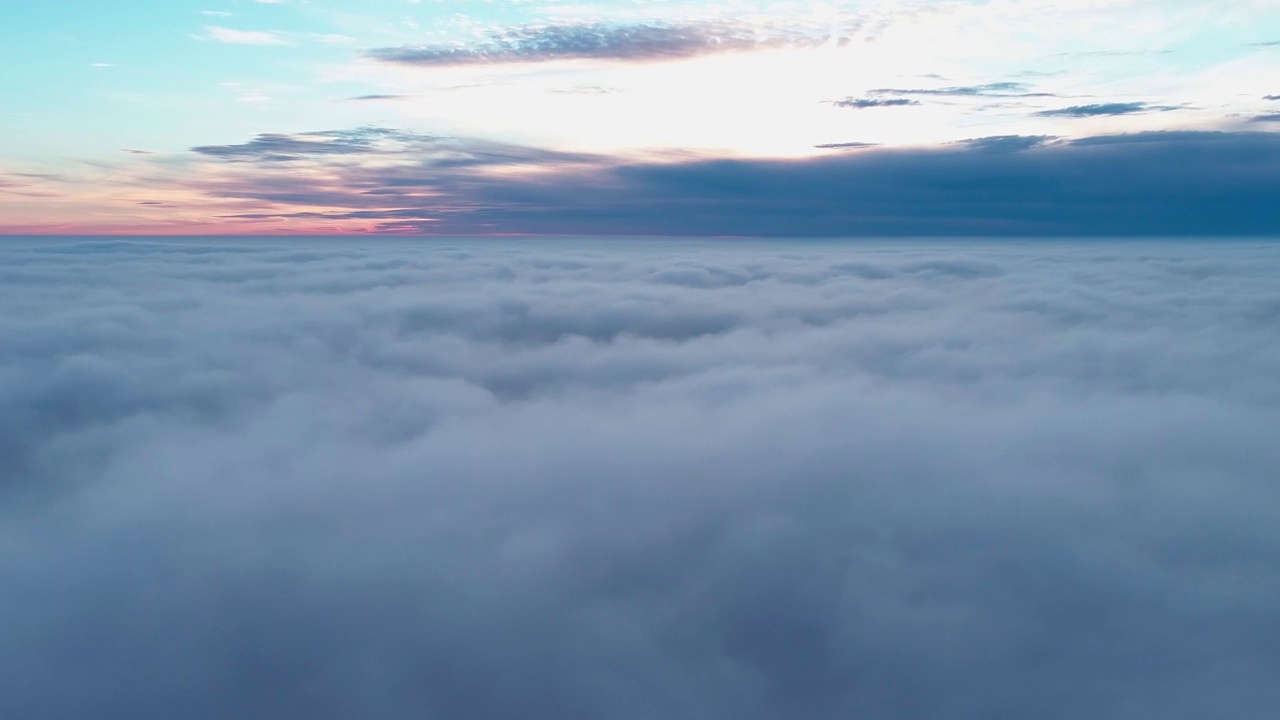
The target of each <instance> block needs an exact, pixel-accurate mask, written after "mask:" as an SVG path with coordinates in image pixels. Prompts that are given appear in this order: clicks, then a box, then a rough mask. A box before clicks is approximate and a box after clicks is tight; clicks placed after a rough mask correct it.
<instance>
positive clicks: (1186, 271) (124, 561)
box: [0, 238, 1280, 720]
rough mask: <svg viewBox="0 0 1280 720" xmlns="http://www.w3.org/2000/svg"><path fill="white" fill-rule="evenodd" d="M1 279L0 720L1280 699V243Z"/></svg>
mask: <svg viewBox="0 0 1280 720" xmlns="http://www.w3.org/2000/svg"><path fill="white" fill-rule="evenodd" d="M0 260H3V262H0V268H3V269H2V270H0V273H2V274H3V282H0V303H3V305H4V307H6V308H8V309H10V312H6V313H4V314H3V316H2V317H0V332H3V336H4V337H5V339H6V341H5V343H4V345H3V348H2V349H0V399H2V400H3V402H0V408H3V409H2V410H0V451H2V452H0V499H3V503H0V543H3V547H4V552H3V553H0V587H3V588H4V591H3V592H0V617H3V618H4V622H3V623H0V684H2V685H3V687H5V689H6V690H5V692H4V693H2V694H0V714H3V715H4V716H6V717H31V718H35V717H65V718H80V717H94V718H106V719H108V720H115V718H135V717H184V718H191V719H192V720H204V719H206V718H209V719H212V718H226V717H237V718H264V719H265V718H275V717H282V716H297V717H308V718H315V719H316V720H330V719H333V720H338V719H340V718H351V717H368V716H376V717H390V718H395V717H424V716H429V717H438V718H442V719H443V720H454V719H458V720H461V719H464V718H465V719H468V720H470V719H474V718H481V719H489V718H492V719H494V720H497V719H499V718H511V717H532V718H535V719H542V718H547V719H548V720H550V719H551V718H556V719H557V720H565V719H570V720H587V719H588V718H592V719H603V720H640V719H642V718H643V719H646V720H647V719H649V718H654V717H667V718H680V719H682V720H713V719H718V718H724V717H740V718H744V719H745V720H764V719H765V718H777V717H788V718H797V719H799V720H830V719H833V718H842V717H848V716H849V714H850V713H851V712H853V713H856V714H859V715H861V716H866V717H916V718H921V719H922V720H943V719H944V718H957V717H975V718H979V717H995V716H999V715H1001V714H1013V715H1015V716H1018V717H1036V718H1047V719H1048V720H1071V719H1074V718H1080V717H1090V718H1100V719H1104V720H1121V719H1122V718H1129V717H1133V716H1134V714H1135V713H1136V714H1140V715H1142V716H1144V717H1145V716H1150V717H1162V718H1170V719H1171V720H1192V719H1193V718H1201V717H1205V716H1208V715H1214V714H1215V713H1220V714H1224V715H1229V716H1231V717H1265V716H1266V713H1268V712H1270V710H1271V709H1272V708H1274V707H1276V705H1277V703H1278V702H1280V688H1277V687H1276V684H1275V683H1274V682H1273V679H1274V677H1275V676H1276V675H1277V673H1280V657H1277V655H1276V653H1275V652H1274V647H1275V645H1274V643H1271V642H1266V641H1265V640H1267V639H1268V638H1272V637H1275V636H1276V634H1277V633H1278V632H1280V621H1278V620H1277V618H1276V613H1275V609H1274V606H1275V598H1276V597H1277V594H1280V580H1278V578H1280V567H1277V562H1278V561H1277V553H1276V548H1277V547H1280V530H1278V529H1277V528H1278V526H1277V523H1276V522H1275V511H1274V508H1276V507H1277V506H1280V495H1278V493H1280V490H1278V489H1277V487H1276V484H1275V482H1274V480H1275V467H1276V466H1277V463H1280V449H1278V448H1277V446H1276V443H1275V437H1274V434H1275V433H1274V428H1275V427H1277V425H1280V388H1278V387H1277V384H1276V381H1275V378H1276V377H1280V343H1277V342H1275V333H1276V330H1275V329H1276V327H1277V323H1276V321H1277V318H1278V317H1280V298H1278V296H1277V293H1276V288H1275V277H1276V273H1277V272H1278V271H1280V252H1278V250H1277V247H1276V246H1275V245H1274V244H1267V243H1234V244H1232V243H1225V244H1224V243H1188V242H1175V243H1161V242H1133V243H1111V244H1098V243H1087V242H1086V243H1061V242H1057V243H1044V242H1042V243H925V242H887V243H886V242H881V243H877V242H858V243H833V242H825V241H812V242H798V241H788V242H775V243H763V242H747V243H727V242H712V241H702V242H696V241H687V240H686V241H679V242H677V241H663V240H651V241H634V242H620V241H594V242H588V241H572V242H568V241H564V242H529V241H491V242H455V241H447V240H440V241H406V240H398V239H389V240H376V241H374V240H366V241H336V240H295V241H281V240H278V239H275V240H273V239H263V238H255V239H244V240H239V241H234V240H206V239H193V240H188V241H137V240H134V241H126V240H77V239H69V240H65V241H52V240H47V239H46V240H39V241H24V240H12V241H10V242H6V243H5V244H4V246H3V247H0ZM1117 678H1123V679H1124V682H1123V683H1121V684H1120V685H1117Z"/></svg>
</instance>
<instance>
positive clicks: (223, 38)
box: [204, 25, 292, 45]
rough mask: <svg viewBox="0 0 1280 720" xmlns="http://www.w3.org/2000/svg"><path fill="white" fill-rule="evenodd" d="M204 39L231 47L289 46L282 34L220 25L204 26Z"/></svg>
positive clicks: (289, 43) (289, 42)
mask: <svg viewBox="0 0 1280 720" xmlns="http://www.w3.org/2000/svg"><path fill="white" fill-rule="evenodd" d="M204 30H205V37H207V38H209V39H210V40H216V41H218V42H224V43H231V44H233V45H291V44H292V41H291V40H289V39H288V38H287V37H286V36H285V35H284V34H283V33H279V32H274V31H271V30H235V29H232V28H226V27H222V26H220V25H206V26H205V28H204Z"/></svg>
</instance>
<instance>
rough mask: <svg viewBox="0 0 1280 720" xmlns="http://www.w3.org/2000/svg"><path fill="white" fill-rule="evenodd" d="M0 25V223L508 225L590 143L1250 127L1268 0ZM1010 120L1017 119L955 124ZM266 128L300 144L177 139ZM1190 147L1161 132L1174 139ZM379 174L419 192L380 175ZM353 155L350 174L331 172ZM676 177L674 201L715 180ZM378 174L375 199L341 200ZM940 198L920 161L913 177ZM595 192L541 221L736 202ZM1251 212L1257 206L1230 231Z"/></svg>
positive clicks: (131, 9) (399, 4) (670, 227)
mask: <svg viewBox="0 0 1280 720" xmlns="http://www.w3.org/2000/svg"><path fill="white" fill-rule="evenodd" d="M0 32H2V33H3V40H4V42H3V43H0V62H3V63H4V66H5V67H6V68H8V69H9V70H8V72H7V73H5V75H3V76H0V90H2V91H3V92H4V94H5V96H6V97H7V98H9V99H10V100H9V102H7V103H6V104H5V109H4V110H3V111H0V129H2V130H3V133H2V134H0V229H4V230H7V231H9V232H39V231H49V232H312V231H314V232H330V231H334V232H349V231H350V232H364V231H378V230H393V229H394V230H396V231H408V230H409V229H412V230H413V231H415V232H427V231H430V229H431V228H433V227H440V228H445V227H447V228H448V229H449V232H503V233H520V232H524V231H532V230H531V229H530V228H529V227H526V226H522V225H521V222H520V221H517V220H512V221H509V222H504V223H496V224H495V222H493V220H492V216H495V215H503V216H512V215H513V208H514V206H513V205H512V204H511V202H510V201H509V200H508V201H504V200H502V199H501V197H499V196H504V195H506V196H510V195H512V194H517V195H518V194H520V193H524V192H528V191H529V189H530V188H537V189H538V192H539V194H540V195H543V196H547V195H554V194H555V193H554V192H549V191H551V190H554V188H555V187H568V186H575V185H577V186H581V185H582V184H583V181H584V179H587V178H588V177H590V178H594V179H596V180H599V179H601V178H602V175H603V174H609V173H612V175H610V179H609V182H610V183H613V185H614V186H620V185H626V181H625V179H624V178H622V177H619V173H621V175H622V176H627V177H629V176H628V175H627V172H626V171H627V169H628V168H641V169H646V168H647V169H662V170H671V169H673V168H674V169H676V170H679V169H682V168H684V169H689V168H692V169H691V170H690V172H693V173H694V174H695V175H696V174H697V172H698V170H697V169H698V168H700V167H702V164H704V163H707V162H716V161H726V162H736V163H745V164H747V165H746V166H749V167H752V168H760V167H773V166H775V165H769V163H775V164H776V163H790V164H789V165H786V166H787V167H793V166H796V164H798V165H802V166H804V167H805V168H809V169H814V168H822V167H827V166H828V165H829V164H831V163H832V162H833V160H832V157H833V156H838V161H835V162H836V164H837V165H841V167H845V166H847V167H848V171H849V172H851V173H853V174H854V175H857V174H858V173H859V172H862V173H863V174H864V175H865V172H863V171H864V170H865V168H866V167H868V166H870V165H877V166H878V164H881V163H883V161H884V160H885V158H886V157H887V156H886V153H898V155H895V156H894V157H898V156H901V157H904V158H905V157H916V156H918V155H920V154H921V153H924V154H926V155H928V154H929V153H934V155H930V157H935V156H936V157H943V156H945V157H950V154H954V152H955V150H956V149H957V148H968V149H969V150H970V151H973V152H976V151H978V150H981V151H983V152H987V151H989V150H991V149H992V148H993V147H997V146H998V147H1001V148H1003V149H1005V150H1014V149H1015V147H1016V148H1017V150H1016V152H1018V153H1021V154H1020V155H1017V156H1016V157H1008V158H1006V159H1005V160H1006V161H1007V162H1009V163H1012V165H1017V166H1019V167H1024V168H1026V167H1031V168H1034V167H1040V166H1043V165H1045V164H1046V162H1048V161H1047V160H1046V158H1050V159H1056V158H1060V157H1064V156H1066V155H1070V154H1071V153H1070V152H1068V151H1067V150H1068V149H1070V148H1077V149H1078V148H1079V147H1080V145H1079V141H1081V140H1084V139H1087V138H1094V137H1115V138H1129V139H1134V138H1139V137H1141V136H1143V135H1144V134H1150V133H1165V134H1166V135H1164V136H1163V137H1164V140H1166V141H1169V140H1172V139H1175V138H1177V139H1180V141H1185V142H1188V143H1203V142H1206V141H1207V140H1209V139H1211V138H1210V136H1208V135H1206V134H1207V133H1216V134H1219V135H1222V134H1226V135H1230V136H1231V137H1232V138H1234V139H1236V140H1238V141H1239V143H1238V146H1239V147H1241V148H1245V147H1249V148H1254V147H1262V146H1265V147H1268V148H1269V147H1271V145H1270V144H1269V142H1270V141H1273V140H1275V139H1276V137H1275V135H1274V134H1272V133H1273V132H1274V130H1276V129H1277V128H1280V122H1276V119H1277V118H1278V117H1280V116H1277V114H1278V113H1280V100H1276V99H1273V98H1274V97H1276V96H1280V82H1278V81H1276V80H1275V79H1274V78H1277V77H1280V44H1277V43H1280V3H1277V2H1274V1H1273V0H1253V1H1251V2H1250V1H1246V2H1240V1H1238V0H1237V1H1233V2H1217V1H1208V2H1206V1H1192V0H1105V1H1104V0H1096V1H1091V2H1077V3H1071V4H1062V3H1053V2H1048V1H1047V0H990V1H977V0H952V1H949V2H925V1H923V0H920V1H914V2H913V1H908V0H898V1H895V2H813V3H791V2H767V1H760V2H726V3H691V2H626V3H615V2H540V1H538V0H530V1H528V2H476V3H471V2H466V3H461V2H434V1H427V0H423V1H421V2H410V1H408V0H376V1H373V2H337V1H324V0H313V1H311V2H302V1H299V0H280V1H279V2H254V1H248V0H242V1H240V2H187V1H185V0H179V1H177V2H164V3H160V2H150V3H127V4H113V5H106V4H101V3H89V2H73V3H58V4H56V5H53V4H50V5H34V4H22V5H21V6H17V5H16V4H15V7H13V8H10V9H7V10H6V23H5V29H4V30H3V31H0ZM1170 133H1173V134H1170ZM1260 133H1261V134H1264V135H1265V137H1261V138H1259V137H1258V135H1259V134H1260ZM357 135H359V136H360V139H359V140H358V141H354V142H350V140H351V138H353V137H356V136H357ZM1015 136H1016V137H1020V138H1035V139H1037V140H1034V141H1031V140H1027V141H1022V142H1018V141H1015V142H1012V143H1010V142H1005V143H1004V144H1002V145H1000V144H994V145H993V144H992V143H986V144H983V143H976V144H975V143H973V142H971V141H974V140H981V139H982V138H1009V137H1015ZM264 138H265V139H266V140H265V142H264V140H263V139H264ZM341 138H346V140H347V141H348V142H347V145H344V146H342V147H340V148H339V147H337V146H336V145H334V144H332V143H334V142H335V139H341ZM428 138H429V140H427V139H428ZM1214 139H1215V140H1221V137H1216V136H1215V138H1214ZM298 141H302V142H303V143H304V144H303V145H298V144H297V143H298ZM280 142H293V149H294V150H295V151H297V152H294V153H292V154H290V155H288V156H287V157H285V156H282V155H280V154H279V153H276V154H272V153H265V154H262V155H259V156H256V157H253V158H250V156H249V155H247V154H246V153H245V152H236V151H231V152H218V151H213V152H208V151H206V152H201V151H198V150H193V149H195V148H206V149H208V148H236V147H241V148H244V147H253V148H266V147H269V146H270V145H271V144H272V143H280ZM253 143H257V144H256V145H253ZM307 143H309V144H307ZM1165 144H1166V145H1168V144H1169V143H1168V142H1166V143H1165ZM446 146H447V148H448V150H447V152H446V151H445V150H444V149H442V148H445V147H446ZM497 147H500V148H503V150H502V151H501V152H498V153H497V154H496V155H495V152H494V150H493V149H494V148H497ZM1214 147H1224V146H1223V145H1222V144H1221V143H1220V142H1219V143H1218V144H1217V145H1215V146H1214ZM1233 147H1235V145H1233ZM1189 148H1191V146H1190V145H1187V146H1183V150H1178V149H1176V148H1170V149H1169V152H1170V153H1171V155H1170V156H1169V157H1174V156H1178V157H1180V156H1181V155H1180V154H1179V153H1181V154H1184V155H1185V154H1187V153H1188V152H1190V153H1191V154H1192V155H1196V153H1195V152H1194V151H1192V150H1190V149H1189ZM1050 150H1052V151H1054V152H1053V153H1050V152H1049V151H1050ZM1135 152H1136V151H1135ZM442 153H443V154H442ZM449 153H452V154H453V156H456V157H459V158H461V157H465V158H467V160H466V161H465V162H446V160H447V157H446V156H447V155H449ZM938 153H941V154H942V155H938ZM1139 154H1141V153H1139ZM1263 154H1264V155H1265V154H1266V153H1265V152H1264V153H1263ZM1077 155H1078V153H1077ZM1122 156H1123V157H1122ZM1196 156H1197V157H1199V156H1198V155H1196ZM945 157H943V159H942V160H939V162H943V163H944V164H945V163H946V162H950V161H948V160H946V159H945ZM1127 157H1128V155H1125V154H1124V153H1118V154H1117V155H1116V157H1115V161H1116V162H1126V160H1125V159H1124V158H1127ZM1268 157H1269V156H1268ZM761 163H763V164H764V165H761ZM1012 165H1011V167H1012ZM735 167H736V166H735ZM459 168H464V169H465V171H463V170H459ZM1100 168H1101V169H1099V170H1098V172H1100V173H1102V177H1103V179H1105V177H1106V176H1107V175H1109V173H1107V172H1106V171H1105V167H1104V166H1100ZM1152 169H1153V171H1155V170H1156V166H1154V165H1153V166H1152ZM929 172H930V173H932V172H933V171H929ZM1055 172H1056V171H1055ZM1206 172H1210V173H1218V174H1221V173H1222V172H1225V170H1224V169H1223V168H1221V167H1217V166H1215V169H1213V170H1206ZM1274 172H1275V171H1272V173H1271V174H1268V173H1266V172H1263V171H1258V170H1257V169H1256V168H1255V169H1251V170H1249V171H1248V173H1247V175H1248V177H1249V178H1250V179H1251V180H1252V181H1253V182H1254V183H1255V184H1254V185H1250V186H1249V187H1251V188H1253V191H1255V192H1261V193H1265V192H1268V191H1269V188H1270V187H1271V185H1270V184H1268V183H1273V182H1274V180H1275V177H1274ZM380 173H381V175H380ZM641 174H644V173H643V172H642V173H641ZM659 174H661V173H659ZM676 174H677V175H680V176H681V177H683V175H681V174H680V173H676ZM1051 174H1052V173H1051ZM355 176H358V178H357V177H355ZM379 177H382V178H383V180H384V181H385V183H384V184H383V185H382V186H379ZM1233 177H1234V176H1233ZM406 178H409V179H412V180H413V181H414V182H415V183H417V185H416V186H417V187H420V188H421V192H418V193H416V194H414V195H413V196H412V197H405V196H404V195H403V194H402V193H401V194H396V193H395V192H389V193H383V191H394V190H395V189H396V188H402V187H404V184H405V183H406V182H408V180H407V179H406ZM357 180H358V183H357ZM290 182H294V183H296V185H297V188H295V190H296V192H292V193H289V192H287V186H288V185H289V183H290ZM540 182H543V183H548V184H550V187H539V183H540ZM829 182H831V183H834V184H835V186H839V185H840V184H841V182H840V178H839V177H832V178H829ZM1258 183H1261V184H1258ZM353 184H358V185H359V187H360V192H359V193H357V194H356V195H348V196H347V197H345V199H344V198H343V197H342V194H343V191H344V190H348V189H350V187H351V186H352V185H353ZM767 185H768V183H765V186H767ZM943 185H945V183H943ZM475 187H482V188H490V187H499V190H498V191H494V192H487V193H486V192H482V193H479V194H478V195H477V194H471V193H470V191H469V190H467V188H475ZM762 187H763V186H762ZM504 188H505V189H504ZM700 192H702V193H703V194H702V195H699V196H698V197H697V198H694V200H695V201H697V202H702V201H707V202H710V201H712V200H714V199H715V197H716V193H713V192H707V191H705V190H702V191H700ZM753 192H757V193H763V194H759V195H753V196H752V197H750V198H747V197H744V198H742V200H743V203H742V204H744V205H750V206H752V207H763V208H765V209H766V210H771V211H776V212H771V213H770V214H769V217H768V218H764V219H769V224H768V231H769V232H770V233H778V234H787V230H788V227H787V223H786V222H785V221H784V220H781V219H779V218H780V217H784V216H785V217H791V216H794V213H795V212H798V211H797V210H795V209H787V208H785V207H780V206H774V205H771V204H770V203H771V198H770V196H769V195H768V193H767V192H765V191H764V190H763V189H761V188H757V189H756V190H754V191H753ZM1117 192H1118V193H1121V194H1123V193H1122V192H1121V189H1119V188H1117ZM379 193H383V194H384V195H388V196H393V197H394V198H395V202H392V203H388V204H381V205H380V204H377V203H370V202H368V199H369V198H370V197H376V196H377V195H378V194H379ZM627 194H631V195H634V194H635V193H632V192H630V191H627ZM721 194H722V193H721ZM658 195H662V196H663V197H666V196H670V195H671V192H668V191H667V190H664V191H663V192H661V193H658ZM1246 195H1247V193H1246ZM286 196H289V197H286ZM1237 197H1239V198H1244V197H1245V195H1239V196H1237ZM955 199H956V198H950V197H949V196H946V195H945V193H944V192H943V191H939V193H935V195H933V196H931V197H930V198H929V202H930V203H932V205H937V204H939V203H941V204H946V203H949V202H952V201H953V200H955ZM1199 199H1200V200H1202V201H1205V202H1209V201H1211V200H1213V199H1212V198H1208V197H1202V198H1199ZM606 200H607V198H600V199H599V202H597V203H595V205H593V208H595V209H593V213H595V215H596V216H597V219H596V220H595V221H593V222H591V223H585V222H580V221H573V222H569V221H566V222H564V223H561V224H560V225H561V226H562V227H561V228H560V229H562V230H564V231H569V230H571V229H572V230H574V231H575V232H577V231H583V232H608V233H614V232H617V233H624V234H625V233H627V232H630V231H636V232H638V231H640V230H641V229H643V227H647V228H650V229H653V228H654V227H656V228H657V229H658V230H661V231H670V232H685V231H697V232H711V233H713V234H714V233H715V232H721V231H722V232H725V233H734V232H737V231H738V229H739V228H734V227H729V225H732V223H728V224H725V225H724V227H718V226H717V227H712V226H713V225H715V223H710V224H708V223H705V222H701V221H698V220H697V218H694V217H674V216H673V215H672V213H673V212H674V209H673V207H672V206H671V205H670V204H669V203H668V204H658V205H654V206H652V207H648V208H640V209H632V210H633V213H632V214H641V215H642V214H644V213H646V212H647V213H649V216H650V217H651V218H652V217H667V218H671V219H672V222H670V223H668V224H667V225H666V226H663V225H662V224H661V223H658V224H657V225H656V226H655V223H653V222H644V223H638V224H636V225H634V226H627V225H618V224H616V223H615V224H612V225H611V224H610V223H608V222H607V220H608V216H609V207H608V204H607V202H606ZM1051 200H1052V198H1049V197H1045V198H1037V199H1036V200H1035V202H1036V203H1043V202H1051ZM543 201H546V202H550V201H551V200H550V199H548V198H545V197H544V198H543ZM1163 201H1164V202H1173V199H1171V198H1164V200H1163ZM654 202H666V201H659V200H656V199H655V201H654ZM969 202H973V200H972V199H970V200H969ZM1177 202H1178V203H1185V202H1186V199H1185V198H1183V197H1180V198H1179V199H1178V200H1177ZM1213 202H1216V201H1213ZM704 204H705V203H704ZM712 204H714V203H712ZM1211 204H1212V203H1211ZM926 205H929V203H926ZM846 206H847V203H845V202H844V201H842V204H841V205H840V206H839V207H822V206H815V207H810V208H809V214H808V216H806V222H805V223H798V224H797V226H799V225H805V226H810V227H813V226H822V227H823V228H824V232H825V231H827V230H832V231H836V232H837V233H839V232H842V231H843V232H850V233H855V234H856V233H858V232H860V231H861V229H865V228H866V227H869V226H871V225H875V223H870V224H868V223H857V224H853V225H850V224H847V223H846V224H844V225H841V224H839V223H834V224H833V223H830V222H828V223H822V222H817V220H819V219H820V216H822V215H823V214H824V213H826V214H827V215H828V216H830V215H831V214H832V212H833V211H836V210H840V209H841V208H844V207H846ZM514 209H519V210H520V211H521V212H523V213H525V214H526V215H528V214H529V211H530V209H531V208H529V207H528V205H527V203H525V204H524V205H521V206H520V207H519V208H514ZM1148 209H1149V210H1150V211H1151V212H1153V213H1157V211H1158V208H1157V207H1154V206H1153V207H1152V208H1148ZM534 210H536V211H537V212H536V213H535V214H537V215H539V217H540V218H541V219H540V220H539V221H538V222H537V223H526V225H537V228H538V229H537V231H538V232H549V231H555V230H556V228H557V223H556V222H552V221H550V220H548V219H547V218H554V217H556V216H557V215H559V216H561V217H566V218H568V217H570V216H571V215H573V208H572V207H568V206H565V205H562V204H560V205H557V204H553V205H547V206H546V207H541V208H534ZM881 210H883V208H867V209H865V213H866V214H868V215H875V214H876V213H877V212H880V211H881ZM931 212H932V211H931ZM984 212H986V211H985V210H984V209H983V208H982V207H980V206H976V205H975V206H974V207H973V213H970V214H974V213H976V214H978V215H982V214H983V213H984ZM353 213H363V214H364V215H365V217H363V218H358V219H357V218H353V217H352V214H353ZM482 217H483V218H485V219H484V220H483V221H482V220H481V218H482ZM388 218H392V219H394V220H395V221H394V222H377V221H379V220H387V219H388ZM400 220H407V222H399V221H400ZM486 223H488V224H486ZM970 225H972V223H970ZM642 226H643V227H642ZM935 226H936V227H935ZM931 227H935V230H936V231H941V232H945V231H946V230H947V225H946V223H932V224H931ZM1268 227H1269V226H1268V224H1267V220H1266V218H1263V219H1262V220H1261V221H1260V222H1259V224H1258V225H1257V226H1256V227H1253V228H1252V230H1251V231H1258V230H1264V231H1265V230H1266V229H1267V228H1268ZM952 229H953V230H955V231H957V232H967V231H968V230H972V229H973V228H972V227H968V226H966V227H961V226H959V225H957V226H955V227H953V228H952ZM1008 229H1009V231H1010V232H1018V231H1020V230H1025V231H1028V232H1030V231H1034V230H1035V228H1034V227H1031V226H1029V225H1025V224H1022V225H1016V227H1015V226H1009V227H1008ZM1057 229H1058V231H1060V232H1078V231H1085V232H1087V231H1088V230H1089V228H1088V227H1083V228H1078V227H1076V226H1074V225H1073V226H1071V227H1065V226H1060V227H1058V228H1057ZM1097 229H1098V230H1099V231H1103V230H1104V228H1102V227H1099V228H1097ZM1142 229H1143V227H1141V226H1135V227H1132V228H1129V229H1128V230H1127V231H1130V232H1137V231H1141V230H1142ZM1150 229H1151V230H1152V231H1155V230H1157V229H1158V228H1155V227H1154V226H1152V227H1150ZM935 230H930V232H933V231H935ZM1114 230H1116V228H1114V227H1112V228H1111V231H1114Z"/></svg>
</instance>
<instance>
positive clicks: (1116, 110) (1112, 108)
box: [1032, 102, 1181, 118]
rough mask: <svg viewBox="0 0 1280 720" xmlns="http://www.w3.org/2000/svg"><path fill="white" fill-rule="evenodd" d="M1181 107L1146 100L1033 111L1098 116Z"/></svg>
mask: <svg viewBox="0 0 1280 720" xmlns="http://www.w3.org/2000/svg"><path fill="white" fill-rule="evenodd" d="M1180 109H1181V108H1178V107H1174V106H1169V105H1151V104H1150V103H1145V102H1114V103H1096V104H1093V105H1072V106H1071V107H1064V108H1055V109H1053V110H1041V111H1040V112H1037V113H1032V114H1033V115H1035V116H1037V117H1071V118H1082V117H1097V116H1108V115H1137V114H1141V113H1149V112H1171V111H1173V110H1180Z"/></svg>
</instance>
